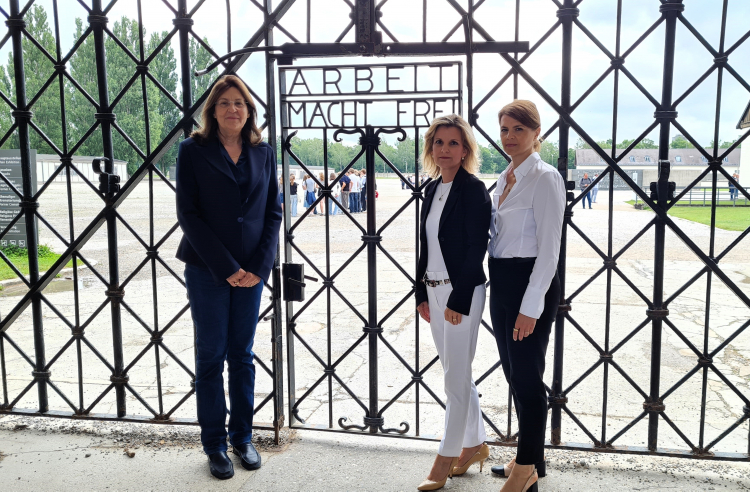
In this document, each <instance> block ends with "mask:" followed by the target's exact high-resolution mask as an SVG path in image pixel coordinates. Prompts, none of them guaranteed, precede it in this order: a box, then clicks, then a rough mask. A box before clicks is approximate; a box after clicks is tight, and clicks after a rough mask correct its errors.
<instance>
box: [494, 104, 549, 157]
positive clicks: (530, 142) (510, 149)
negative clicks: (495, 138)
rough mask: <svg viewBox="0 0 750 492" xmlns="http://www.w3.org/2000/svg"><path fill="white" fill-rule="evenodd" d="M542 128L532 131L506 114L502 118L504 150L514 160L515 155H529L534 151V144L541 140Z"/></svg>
mask: <svg viewBox="0 0 750 492" xmlns="http://www.w3.org/2000/svg"><path fill="white" fill-rule="evenodd" d="M540 131H541V128H537V129H536V130H532V129H531V128H529V127H528V126H524V125H522V124H521V122H520V121H518V120H517V119H515V118H513V117H512V116H508V115H507V114H504V115H503V117H502V118H500V141H501V143H502V144H503V150H505V152H507V153H508V155H509V156H510V157H511V159H512V158H513V156H514V155H528V154H531V153H532V152H533V151H534V142H535V141H536V139H537V138H539V132H540Z"/></svg>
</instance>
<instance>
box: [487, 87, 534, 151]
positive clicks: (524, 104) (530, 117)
mask: <svg viewBox="0 0 750 492" xmlns="http://www.w3.org/2000/svg"><path fill="white" fill-rule="evenodd" d="M503 116H510V117H511V118H513V119H514V120H518V122H519V123H521V124H522V125H523V126H526V127H529V128H531V129H532V130H535V131H536V129H537V128H539V127H540V126H542V120H541V118H539V111H538V110H537V109H536V104H534V103H533V102H531V101H527V100H525V99H516V100H515V101H513V102H512V103H510V104H506V105H505V106H503V109H501V110H500V112H499V113H497V121H498V123H499V122H500V120H501V119H502V118H503ZM540 150H542V141H541V140H539V139H538V138H537V139H536V141H534V152H539V151H540Z"/></svg>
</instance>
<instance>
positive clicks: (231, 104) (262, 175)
mask: <svg viewBox="0 0 750 492" xmlns="http://www.w3.org/2000/svg"><path fill="white" fill-rule="evenodd" d="M201 116H202V127H201V128H200V129H199V130H197V131H194V132H193V134H192V135H191V137H190V138H188V139H186V140H184V141H183V142H182V143H181V144H180V148H179V153H178V157H177V183H176V186H177V196H176V202H177V220H178V222H179V224H180V227H181V228H182V232H183V234H184V236H183V237H182V240H181V241H180V245H179V247H178V248H177V254H176V256H177V258H178V259H180V260H182V261H183V262H185V264H186V265H185V284H186V286H187V293H188V298H189V300H190V310H191V314H192V317H193V323H194V324H195V330H196V340H195V344H196V361H195V394H196V400H197V401H196V403H197V407H198V408H197V409H198V423H199V424H200V428H201V443H202V444H203V450H204V452H205V453H206V454H207V455H208V459H209V468H210V470H211V474H212V475H213V476H215V477H217V478H220V479H226V478H230V477H232V476H233V475H234V467H233V465H232V461H231V460H230V459H229V457H228V456H227V453H226V451H227V441H226V440H227V430H226V429H225V422H226V415H227V406H226V400H225V397H224V379H223V372H224V361H227V362H228V365H229V402H230V409H231V416H230V418H229V441H230V442H231V444H232V448H233V449H232V450H233V452H234V454H237V455H239V456H240V460H241V463H242V466H243V467H245V468H247V469H250V470H254V469H257V468H260V455H259V454H258V452H257V451H256V450H255V448H254V447H253V445H252V443H251V442H250V441H251V438H252V435H253V408H254V407H253V404H254V393H255V365H254V364H253V359H254V356H255V354H253V350H252V349H253V342H254V338H255V326H256V324H257V321H258V310H259V308H260V300H261V294H262V292H263V284H264V282H266V281H267V280H268V276H269V274H270V272H271V268H272V267H273V262H274V258H275V257H276V245H277V241H278V238H279V226H280V225H281V206H280V205H279V200H278V193H279V190H278V186H277V184H276V183H277V181H276V157H275V156H274V152H273V149H272V148H271V146H270V145H268V144H267V143H265V142H263V141H262V138H263V137H262V136H261V134H260V130H259V129H258V127H257V125H256V117H257V111H256V109H255V103H254V102H253V98H252V96H251V95H250V91H249V90H248V89H247V87H245V84H244V83H243V82H242V80H240V79H239V78H238V77H235V76H233V75H227V76H224V77H222V78H220V79H219V80H218V81H217V82H216V84H215V85H214V87H213V89H211V93H210V94H209V96H208V99H207V100H206V103H205V105H204V106H203V112H202V115H201Z"/></svg>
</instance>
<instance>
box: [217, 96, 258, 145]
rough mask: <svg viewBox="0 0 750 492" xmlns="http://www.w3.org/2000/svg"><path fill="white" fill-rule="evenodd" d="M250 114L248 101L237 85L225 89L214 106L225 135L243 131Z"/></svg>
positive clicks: (220, 129)
mask: <svg viewBox="0 0 750 492" xmlns="http://www.w3.org/2000/svg"><path fill="white" fill-rule="evenodd" d="M249 116H250V109H249V107H248V105H247V101H245V98H244V97H242V93H241V92H240V91H239V90H237V88H236V87H230V88H229V89H227V90H225V91H224V92H223V93H222V94H221V95H220V96H219V99H218V100H217V101H216V106H214V117H215V118H216V122H217V123H218V124H219V131H220V132H221V133H222V134H223V135H234V134H237V133H239V132H240V131H242V127H244V126H245V123H246V122H247V118H248V117H249Z"/></svg>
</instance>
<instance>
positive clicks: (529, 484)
mask: <svg viewBox="0 0 750 492" xmlns="http://www.w3.org/2000/svg"><path fill="white" fill-rule="evenodd" d="M506 487H508V482H505V485H503V488H502V489H500V491H501V492H502V491H503V490H505V489H506ZM521 492H539V475H538V474H537V472H536V467H534V469H533V470H532V471H531V476H529V478H528V479H527V480H526V483H525V484H523V488H522V489H521Z"/></svg>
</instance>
